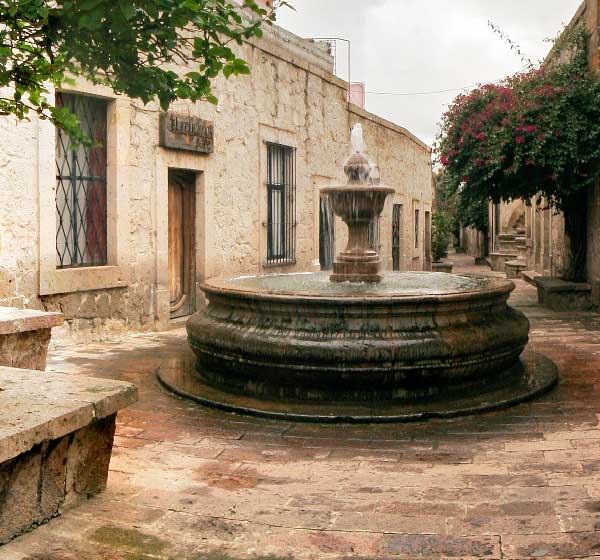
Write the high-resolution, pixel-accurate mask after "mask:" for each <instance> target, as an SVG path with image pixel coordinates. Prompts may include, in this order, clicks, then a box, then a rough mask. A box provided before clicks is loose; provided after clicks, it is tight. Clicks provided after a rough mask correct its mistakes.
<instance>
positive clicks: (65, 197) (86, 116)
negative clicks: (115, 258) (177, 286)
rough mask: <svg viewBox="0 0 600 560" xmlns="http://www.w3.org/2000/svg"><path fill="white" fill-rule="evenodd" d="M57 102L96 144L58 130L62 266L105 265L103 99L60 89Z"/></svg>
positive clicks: (58, 230) (58, 233)
mask: <svg viewBox="0 0 600 560" xmlns="http://www.w3.org/2000/svg"><path fill="white" fill-rule="evenodd" d="M56 106H57V107H66V108H68V109H69V110H70V111H71V112H72V113H73V114H74V115H76V116H77V118H78V119H79V122H80V127H81V129H82V130H83V132H84V133H85V134H86V135H87V136H88V137H89V138H91V139H92V141H93V145H92V146H89V147H88V146H84V145H82V144H75V143H74V142H72V140H71V139H70V138H69V136H68V135H67V134H66V133H65V132H64V131H63V130H62V129H57V131H56V217H57V220H56V222H57V224H56V253H57V265H58V267H59V268H73V267H85V266H102V265H106V264H107V233H106V229H107V228H106V221H107V203H106V121H107V108H108V104H107V102H106V101H105V100H102V99H97V98H94V97H88V96H84V95H76V94H71V93H58V94H57V96H56Z"/></svg>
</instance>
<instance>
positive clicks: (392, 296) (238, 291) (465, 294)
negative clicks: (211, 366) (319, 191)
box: [200, 272, 515, 305]
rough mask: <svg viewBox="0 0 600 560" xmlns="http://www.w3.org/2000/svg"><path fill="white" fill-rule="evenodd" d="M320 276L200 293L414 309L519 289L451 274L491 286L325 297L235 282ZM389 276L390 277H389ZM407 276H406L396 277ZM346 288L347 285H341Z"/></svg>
mask: <svg viewBox="0 0 600 560" xmlns="http://www.w3.org/2000/svg"><path fill="white" fill-rule="evenodd" d="M317 274H321V273H317V272H292V273H276V274H253V275H248V276H237V277H234V278H229V279H221V278H213V279H210V280H207V281H205V282H204V283H202V284H201V286H200V289H201V290H202V291H203V292H204V293H205V294H207V295H210V294H213V295H217V296H219V295H227V296H229V297H237V298H245V299H254V300H264V301H290V300H293V301H315V300H317V301H319V303H325V304H326V303H333V304H338V303H340V302H344V303H346V304H348V303H367V304H368V303H377V302H384V301H390V302H394V303H396V304H398V303H406V304H407V305H412V304H415V303H420V304H423V303H443V302H447V301H452V302H458V301H472V300H478V299H481V298H489V297H494V296H496V297H503V296H507V299H508V296H509V295H510V293H511V292H512V291H513V290H514V289H515V284H514V282H512V281H511V280H507V279H504V278H499V277H496V276H486V275H483V274H451V276H459V277H463V278H472V279H475V280H486V281H488V282H489V284H488V285H487V286H486V287H479V288H470V289H465V290H456V291H449V292H444V293H429V294H428V293H423V292H412V293H411V292H407V293H403V294H399V293H393V292H387V293H377V290H376V289H374V290H373V291H366V292H365V293H363V294H356V293H352V294H348V295H344V294H322V293H318V292H306V293H298V292H295V291H293V289H292V288H290V290H289V291H273V290H268V289H260V288H251V287H247V286H236V285H234V284H233V283H232V281H234V280H236V279H238V278H240V279H241V278H244V279H247V278H264V277H275V276H277V277H278V276H288V277H289V276H308V275H315V276H316V275H317ZM387 274H388V275H389V274H390V273H387ZM395 274H405V273H402V272H400V273H395ZM411 274H424V275H426V274H446V273H440V272H419V273H417V272H414V273H411ZM341 285H343V284H341Z"/></svg>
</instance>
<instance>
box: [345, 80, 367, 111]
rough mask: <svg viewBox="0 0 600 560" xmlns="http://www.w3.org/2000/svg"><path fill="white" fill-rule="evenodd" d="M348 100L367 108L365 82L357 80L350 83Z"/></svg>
mask: <svg viewBox="0 0 600 560" xmlns="http://www.w3.org/2000/svg"><path fill="white" fill-rule="evenodd" d="M348 101H350V103H352V104H354V105H358V106H359V107H360V108H361V109H364V108H365V83H364V82H355V83H353V84H350V90H349V91H348Z"/></svg>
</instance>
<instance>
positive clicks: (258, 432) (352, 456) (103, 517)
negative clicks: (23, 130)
mask: <svg viewBox="0 0 600 560" xmlns="http://www.w3.org/2000/svg"><path fill="white" fill-rule="evenodd" d="M455 263H456V266H455V270H457V269H458V270H459V271H461V270H462V271H465V272H477V271H479V270H482V268H481V267H475V266H473V265H470V264H468V263H467V261H466V259H465V257H464V256H457V258H456V259H455ZM515 283H516V286H517V288H516V290H515V292H514V293H513V295H512V297H511V303H512V304H513V305H515V306H517V307H519V308H520V309H521V310H522V311H523V312H524V313H526V315H527V316H528V317H529V318H530V320H531V322H532V331H531V333H532V334H531V346H532V348H533V349H534V350H535V351H538V352H542V353H544V354H546V355H548V356H549V357H550V358H552V359H553V360H554V361H555V362H556V363H557V364H558V366H559V368H560V373H561V381H560V385H559V387H558V388H557V389H556V390H554V391H553V392H552V393H550V394H548V395H546V396H544V397H542V398H541V399H539V400H537V401H535V402H532V403H526V404H521V405H518V406H516V407H514V408H511V409H509V410H506V411H502V412H495V413H490V414H486V415H483V416H479V417H474V418H459V419H451V420H435V421H431V422H424V423H415V424H407V425H389V426H387V425H386V426H324V425H304V424H295V423H291V422H274V421H269V420H261V419H257V418H250V417H243V416H236V415H233V414H225V413H220V412H217V411H213V410H207V409H204V408H202V407H201V406H199V405H196V404H194V403H191V402H187V401H185V400H183V399H179V398H176V397H174V396H173V395H171V394H169V393H167V392H166V391H164V390H163V389H161V387H160V386H159V384H158V383H157V381H156V378H155V375H154V372H155V370H156V368H157V367H160V366H161V365H162V364H168V363H169V361H170V360H175V359H179V358H180V357H181V355H182V353H185V352H188V351H189V350H188V348H187V344H186V340H185V333H184V332H183V330H176V331H170V332H167V333H160V334H150V335H143V336H134V337H127V338H125V339H123V340H122V341H121V342H119V343H107V344H94V345H88V346H82V347H75V348H71V349H64V350H61V351H60V352H55V353H54V354H53V355H52V356H51V357H50V361H49V364H48V370H49V371H51V372H59V371H62V372H64V374H65V376H66V377H69V378H72V379H77V378H79V377H80V376H95V377H97V378H98V381H99V382H101V383H103V382H104V381H105V380H110V379H116V380H125V381H129V382H132V383H135V384H136V385H137V387H138V389H139V393H140V400H139V402H138V403H136V404H134V405H132V406H131V407H130V408H128V409H127V410H125V411H122V412H121V413H119V416H118V419H117V423H118V426H117V437H116V439H115V448H114V453H113V458H112V462H111V471H110V476H109V484H108V489H107V491H106V493H105V494H103V495H101V496H99V497H97V498H94V499H93V500H91V501H90V502H89V503H86V504H85V505H83V506H82V507H79V508H78V509H77V510H75V511H73V512H69V513H67V514H66V515H64V516H63V517H62V518H59V519H55V520H52V521H51V522H50V523H48V524H47V525H45V526H44V527H41V528H39V529H37V530H36V531H34V532H33V533H31V534H29V535H25V536H23V537H20V538H19V539H17V540H16V541H14V542H12V543H10V544H8V545H6V546H4V547H2V548H0V559H1V560H4V559H7V560H42V559H43V560H80V559H86V560H87V559H90V560H99V559H102V560H113V559H116V560H134V559H135V560H140V559H141V560H150V559H159V560H174V559H177V560H181V559H183V560H237V559H240V560H241V559H254V560H259V559H261V560H267V559H269V560H277V559H283V558H287V559H288V560H289V559H292V560H305V559H326V560H328V559H332V560H333V559H388V558H389V559H392V558H393V559H409V560H412V559H442V558H443V559H446V558H448V559H449V558H452V559H461V558H462V559H480V558H490V559H510V560H513V559H514V560H517V559H526V558H527V559H535V558H544V559H547V560H559V559H560V560H566V559H572V558H584V559H585V558H588V559H591V558H598V557H600V455H599V453H598V449H599V448H600V425H599V418H600V315H598V314H593V313H584V312H573V313H571V312H563V313H559V312H552V311H548V310H546V309H543V308H541V307H540V306H539V305H538V304H537V301H536V299H537V296H536V291H535V288H533V287H531V286H529V285H528V284H526V283H525V282H524V281H522V280H517V281H515ZM52 375H53V374H52ZM1 394H2V393H0V396H1Z"/></svg>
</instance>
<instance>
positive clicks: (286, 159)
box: [267, 144, 296, 264]
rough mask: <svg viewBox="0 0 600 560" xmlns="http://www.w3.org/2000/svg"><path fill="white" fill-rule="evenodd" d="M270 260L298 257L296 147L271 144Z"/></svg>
mask: <svg viewBox="0 0 600 560" xmlns="http://www.w3.org/2000/svg"><path fill="white" fill-rule="evenodd" d="M267 206H268V210H267V263H268V264H285V263H290V262H294V260H295V258H296V149H295V148H290V147H288V146H280V145H279V144H267Z"/></svg>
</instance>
